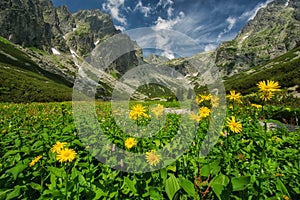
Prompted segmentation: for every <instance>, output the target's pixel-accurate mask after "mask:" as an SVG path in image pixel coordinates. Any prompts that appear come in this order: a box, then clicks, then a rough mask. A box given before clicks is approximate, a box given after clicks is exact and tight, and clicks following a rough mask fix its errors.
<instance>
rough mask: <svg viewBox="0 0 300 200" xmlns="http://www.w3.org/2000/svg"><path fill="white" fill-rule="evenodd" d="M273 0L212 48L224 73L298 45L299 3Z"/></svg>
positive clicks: (299, 42)
mask: <svg viewBox="0 0 300 200" xmlns="http://www.w3.org/2000/svg"><path fill="white" fill-rule="evenodd" d="M286 3H287V1H286V0H275V1H273V2H272V3H269V4H268V6H267V7H266V8H262V9H260V10H259V11H258V13H257V15H256V16H255V18H254V19H253V20H250V21H249V22H248V24H247V25H246V26H245V27H244V28H243V29H242V30H241V31H240V32H239V34H238V35H237V37H236V38H235V39H234V40H231V41H228V42H224V43H223V44H221V45H220V46H219V47H218V48H217V50H216V53H215V54H216V64H217V66H219V67H220V69H221V70H222V71H223V72H224V74H225V75H232V74H235V73H237V72H240V71H243V70H246V69H249V68H250V67H253V66H257V65H260V64H262V63H263V62H266V61H268V60H270V59H273V58H276V57H278V56H280V55H282V54H284V53H286V52H288V51H289V50H292V49H294V48H295V47H298V46H300V37H299V35H300V17H299V13H300V2H299V1H298V0H290V1H288V5H286Z"/></svg>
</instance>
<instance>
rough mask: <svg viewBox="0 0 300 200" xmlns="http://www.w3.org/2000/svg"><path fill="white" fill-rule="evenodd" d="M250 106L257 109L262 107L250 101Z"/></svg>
mask: <svg viewBox="0 0 300 200" xmlns="http://www.w3.org/2000/svg"><path fill="white" fill-rule="evenodd" d="M251 106H253V107H255V108H257V109H260V108H262V105H259V104H255V103H252V104H251Z"/></svg>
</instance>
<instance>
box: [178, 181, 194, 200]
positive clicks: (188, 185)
mask: <svg viewBox="0 0 300 200" xmlns="http://www.w3.org/2000/svg"><path fill="white" fill-rule="evenodd" d="M179 185H180V186H181V187H182V188H183V189H184V191H185V192H186V193H188V195H190V196H191V197H193V198H195V194H196V191H195V187H194V184H193V183H192V182H191V181H189V180H186V179H184V178H179Z"/></svg>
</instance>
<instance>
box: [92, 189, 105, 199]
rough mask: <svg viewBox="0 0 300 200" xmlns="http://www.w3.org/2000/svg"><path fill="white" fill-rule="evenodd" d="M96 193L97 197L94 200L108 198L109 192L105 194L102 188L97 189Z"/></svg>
mask: <svg viewBox="0 0 300 200" xmlns="http://www.w3.org/2000/svg"><path fill="white" fill-rule="evenodd" d="M95 193H96V196H95V197H94V200H98V199H100V197H107V192H106V193H105V192H103V190H102V189H100V188H97V190H96V191H95Z"/></svg>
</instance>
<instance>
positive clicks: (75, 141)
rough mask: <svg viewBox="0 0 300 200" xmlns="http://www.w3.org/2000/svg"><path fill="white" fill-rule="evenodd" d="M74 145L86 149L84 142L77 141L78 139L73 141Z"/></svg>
mask: <svg viewBox="0 0 300 200" xmlns="http://www.w3.org/2000/svg"><path fill="white" fill-rule="evenodd" d="M72 144H76V145H78V146H80V147H85V146H84V144H82V142H80V141H79V140H77V139H76V140H73V141H72Z"/></svg>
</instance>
